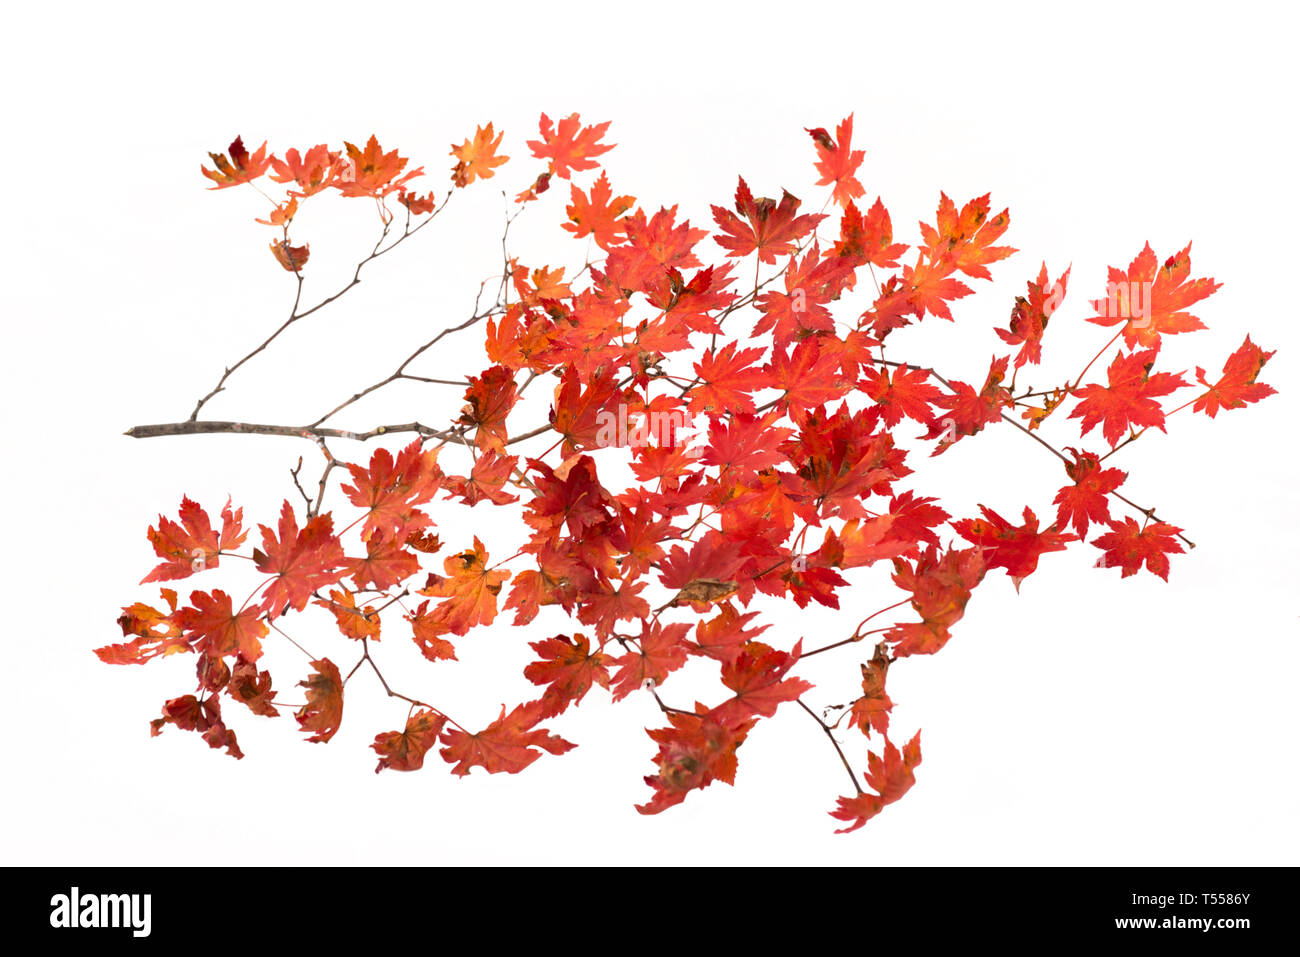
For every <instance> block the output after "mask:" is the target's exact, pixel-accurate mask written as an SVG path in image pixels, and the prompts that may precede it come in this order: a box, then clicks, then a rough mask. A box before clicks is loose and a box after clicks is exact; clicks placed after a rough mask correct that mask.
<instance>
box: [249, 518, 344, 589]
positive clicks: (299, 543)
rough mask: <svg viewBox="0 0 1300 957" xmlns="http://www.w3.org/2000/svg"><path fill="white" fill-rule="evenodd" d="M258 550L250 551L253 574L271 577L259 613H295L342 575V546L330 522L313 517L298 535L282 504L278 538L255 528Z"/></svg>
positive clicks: (298, 531) (269, 530)
mask: <svg viewBox="0 0 1300 957" xmlns="http://www.w3.org/2000/svg"><path fill="white" fill-rule="evenodd" d="M258 528H260V529H261V530H262V547H261V548H260V549H257V548H255V549H253V560H254V561H255V562H256V563H257V570H258V571H259V572H262V573H263V574H265V575H273V576H275V577H274V578H273V579H272V580H271V581H270V582H269V583H268V584H267V586H266V592H265V594H264V595H263V596H262V604H261V606H260V607H261V610H262V611H277V612H278V611H279V610H280V609H281V608H282V607H283V606H285V605H289V606H291V607H293V608H295V609H297V610H298V611H302V610H303V609H304V608H306V607H307V602H308V601H309V600H310V599H311V597H312V593H313V592H315V591H316V590H317V589H319V588H323V587H325V586H327V585H333V584H335V583H337V582H338V580H339V579H340V578H342V577H343V576H344V575H345V574H346V567H347V566H346V565H345V561H346V559H344V557H343V546H341V545H340V544H339V540H338V537H337V536H336V535H335V534H334V520H333V519H332V518H331V517H330V516H329V515H328V514H325V515H317V516H315V517H314V518H311V519H309V520H308V521H307V525H306V526H305V527H304V528H303V529H302V530H301V531H300V530H299V529H298V519H297V518H296V517H295V516H294V513H293V507H292V506H291V505H290V504H289V503H288V502H287V501H286V502H285V503H284V505H283V507H282V508H281V510H280V525H279V530H278V531H279V535H278V537H277V534H276V532H273V531H272V530H271V529H269V528H267V527H266V526H265V525H259V526H258Z"/></svg>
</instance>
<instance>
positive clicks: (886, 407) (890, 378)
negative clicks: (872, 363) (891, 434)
mask: <svg viewBox="0 0 1300 957" xmlns="http://www.w3.org/2000/svg"><path fill="white" fill-rule="evenodd" d="M929 378H930V373H929V372H928V371H927V370H925V369H911V370H909V369H908V367H907V366H906V365H902V366H898V367H896V368H895V369H894V371H893V373H892V375H891V373H890V371H889V369H888V368H883V369H872V368H868V369H863V370H862V381H861V382H860V383H859V384H858V388H860V389H861V390H862V391H863V392H865V393H866V394H867V395H868V396H870V397H871V398H872V399H873V400H875V402H876V404H877V405H878V406H879V407H880V408H881V411H882V416H881V418H882V419H883V421H884V423H885V424H886V425H889V426H894V425H897V424H898V423H899V422H901V421H902V419H903V417H904V416H906V417H907V418H909V419H915V420H916V421H917V422H920V423H922V424H923V425H929V424H930V423H931V422H933V420H934V412H933V411H932V410H931V408H930V406H932V405H938V404H939V403H940V400H941V399H942V398H943V392H941V391H940V390H939V388H938V386H933V385H929V384H928V383H927V381H926V380H927V379H929Z"/></svg>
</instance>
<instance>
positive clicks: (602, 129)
mask: <svg viewBox="0 0 1300 957" xmlns="http://www.w3.org/2000/svg"><path fill="white" fill-rule="evenodd" d="M538 128H539V130H540V132H541V134H542V138H541V139H540V140H529V141H528V148H529V149H531V150H532V151H533V155H534V156H536V157H537V158H538V159H544V160H547V161H548V164H549V165H548V166H547V169H548V170H549V171H550V172H551V173H553V174H554V175H556V176H558V177H560V179H568V178H569V173H570V171H571V170H572V171H580V170H585V169H595V168H596V167H597V166H598V165H599V164H598V163H596V162H595V160H593V159H591V157H593V156H600V155H601V154H602V153H608V152H609V151H610V150H612V149H613V148H614V147H615V145H616V144H614V143H601V142H600V139H601V137H603V136H604V135H605V133H606V132H607V131H608V130H609V121H608V120H607V121H605V122H604V123H598V124H596V125H595V126H587V127H583V126H582V122H581V120H579V118H578V114H577V113H571V114H569V115H568V116H566V117H565V118H564V119H562V120H560V123H559V126H557V127H555V128H554V129H552V127H551V118H550V117H548V116H547V115H546V114H545V113H543V114H542V118H541V122H540V123H539V127H538Z"/></svg>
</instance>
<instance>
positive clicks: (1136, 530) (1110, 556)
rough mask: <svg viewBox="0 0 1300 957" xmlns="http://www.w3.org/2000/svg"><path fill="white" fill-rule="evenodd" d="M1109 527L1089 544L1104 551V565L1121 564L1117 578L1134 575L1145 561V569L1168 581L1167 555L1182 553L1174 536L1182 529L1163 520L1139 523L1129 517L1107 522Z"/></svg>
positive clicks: (1109, 566)
mask: <svg viewBox="0 0 1300 957" xmlns="http://www.w3.org/2000/svg"><path fill="white" fill-rule="evenodd" d="M1109 524H1110V531H1109V532H1107V533H1106V534H1105V535H1102V536H1099V537H1098V538H1095V539H1093V542H1092V544H1094V545H1096V546H1097V547H1098V548H1100V549H1102V550H1103V551H1104V552H1105V554H1104V555H1103V556H1102V558H1101V562H1099V564H1101V565H1103V566H1104V567H1106V568H1120V569H1123V571H1122V572H1121V573H1120V576H1119V577H1120V578H1128V576H1129V575H1136V574H1137V573H1138V569H1140V568H1141V567H1142V563H1143V562H1145V563H1146V566H1147V571H1149V572H1152V573H1153V574H1156V575H1159V576H1160V577H1161V578H1163V579H1164V580H1165V581H1169V556H1170V555H1181V554H1182V553H1183V546H1181V545H1179V544H1178V541H1177V539H1176V538H1175V537H1174V536H1176V535H1177V534H1178V533H1179V532H1181V531H1182V529H1181V528H1175V527H1174V526H1173V525H1168V524H1166V523H1165V522H1145V523H1143V524H1142V525H1139V524H1138V523H1137V522H1136V521H1134V520H1133V519H1131V518H1127V517H1126V518H1125V519H1124V521H1122V522H1110V523H1109Z"/></svg>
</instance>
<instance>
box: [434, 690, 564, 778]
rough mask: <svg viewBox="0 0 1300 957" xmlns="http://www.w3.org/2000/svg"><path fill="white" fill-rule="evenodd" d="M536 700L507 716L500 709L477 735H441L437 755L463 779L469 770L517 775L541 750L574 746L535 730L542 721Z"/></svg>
mask: <svg viewBox="0 0 1300 957" xmlns="http://www.w3.org/2000/svg"><path fill="white" fill-rule="evenodd" d="M543 710H544V709H543V707H542V703H541V702H540V701H529V702H527V703H526V704H521V705H519V706H518V707H517V708H515V709H514V710H513V711H511V712H510V714H506V706H505V705H502V706H501V715H500V717H498V718H497V719H496V720H495V721H493V722H492V723H491V724H490V725H488V726H487V727H486V728H484V729H483V730H482V731H480V732H478V734H469V733H468V732H466V731H464V730H462V729H460V728H453V729H448V730H446V731H444V732H443V735H442V743H443V744H445V745H446V747H444V748H442V749H441V750H440V751H439V752H438V753H439V754H441V755H442V757H443V760H445V761H447V762H448V763H449V764H454V765H455V767H454V768H452V769H451V773H452V774H456V775H461V776H464V775H466V774H469V772H470V769H471V768H475V767H480V768H483V769H484V770H486V771H487V772H488V773H489V774H497V773H499V772H502V771H504V772H505V773H507V774H518V773H519V772H520V771H522V770H523V769H524V768H526V767H528V765H530V764H532V763H533V762H534V761H536V760H537V759H538V758H540V757H541V756H542V751H548V752H550V753H551V754H563V753H564V752H566V751H568V750H570V749H572V748H573V747H574V745H573V744H572V743H571V742H569V741H565V740H564V739H563V738H561V737H559V736H557V735H553V734H551V733H550V732H548V731H546V730H545V729H544V728H539V727H537V723H538V722H539V721H541V720H542V718H543V713H542V712H543Z"/></svg>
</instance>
